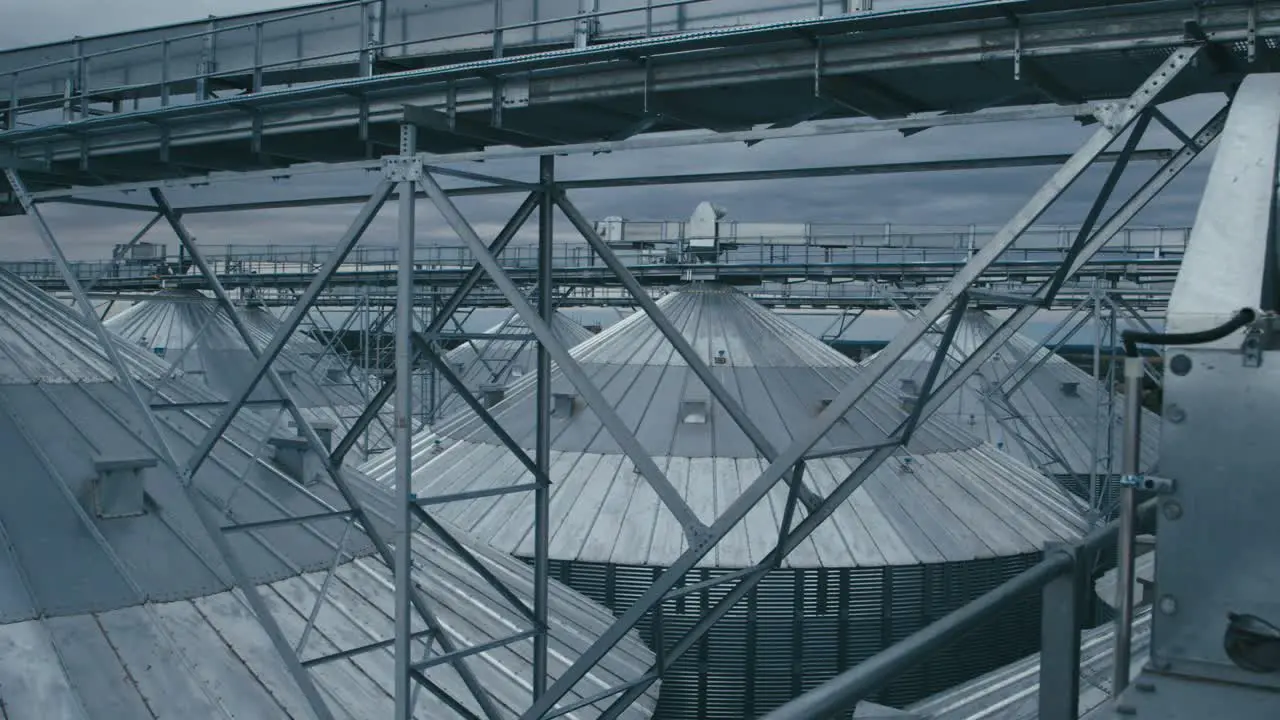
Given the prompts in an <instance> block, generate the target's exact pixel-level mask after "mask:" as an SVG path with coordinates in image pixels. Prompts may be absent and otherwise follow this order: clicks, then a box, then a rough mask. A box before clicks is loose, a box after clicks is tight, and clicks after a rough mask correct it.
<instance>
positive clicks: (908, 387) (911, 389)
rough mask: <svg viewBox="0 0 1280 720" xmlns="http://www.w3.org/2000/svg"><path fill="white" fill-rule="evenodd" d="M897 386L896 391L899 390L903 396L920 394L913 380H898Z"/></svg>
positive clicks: (918, 387)
mask: <svg viewBox="0 0 1280 720" xmlns="http://www.w3.org/2000/svg"><path fill="white" fill-rule="evenodd" d="M898 386H899V387H898V389H899V390H901V391H902V392H903V393H904V394H909V395H919V394H920V386H919V385H916V381H915V380H914V379H913V378H901V379H899V380H898Z"/></svg>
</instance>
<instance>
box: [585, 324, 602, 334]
mask: <svg viewBox="0 0 1280 720" xmlns="http://www.w3.org/2000/svg"><path fill="white" fill-rule="evenodd" d="M583 327H584V328H586V329H587V332H589V333H591V334H592V335H598V334H600V331H601V330H604V326H603V325H601V324H600V323H591V324H590V325H583Z"/></svg>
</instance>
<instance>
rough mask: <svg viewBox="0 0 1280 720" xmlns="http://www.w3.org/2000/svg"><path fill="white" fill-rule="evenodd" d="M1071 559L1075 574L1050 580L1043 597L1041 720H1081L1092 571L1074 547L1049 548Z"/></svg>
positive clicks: (1046, 554)
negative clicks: (1082, 636)
mask: <svg viewBox="0 0 1280 720" xmlns="http://www.w3.org/2000/svg"><path fill="white" fill-rule="evenodd" d="M1058 552H1062V553H1067V554H1069V555H1070V556H1071V565H1072V567H1071V570H1070V571H1069V572H1064V573H1062V574H1060V575H1058V576H1057V577H1055V578H1054V579H1052V580H1050V581H1049V582H1048V584H1046V585H1045V586H1044V589H1043V590H1041V593H1040V693H1039V697H1038V698H1037V702H1038V703H1039V708H1040V715H1039V720H1078V718H1079V717H1080V628H1081V627H1083V626H1084V607H1085V602H1084V600H1085V595H1086V592H1087V590H1086V583H1085V581H1086V580H1087V579H1088V577H1089V573H1088V572H1087V569H1088V568H1085V567H1082V566H1081V563H1082V562H1084V558H1085V556H1084V555H1083V554H1081V553H1080V552H1079V550H1078V549H1077V548H1076V547H1074V546H1071V545H1062V544H1055V545H1052V546H1050V547H1047V548H1045V556H1046V557H1047V556H1049V555H1051V554H1053V553H1058Z"/></svg>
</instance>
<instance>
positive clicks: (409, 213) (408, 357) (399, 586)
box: [395, 125, 418, 720]
mask: <svg viewBox="0 0 1280 720" xmlns="http://www.w3.org/2000/svg"><path fill="white" fill-rule="evenodd" d="M417 132H418V130H417V128H415V127H414V126H412V125H401V126H400V156H401V157H408V156H411V155H413V154H414V153H415V152H417V144H418V143H417ZM397 190H398V191H399V195H400V207H399V212H400V253H399V257H398V258H397V260H398V261H399V263H400V264H399V267H398V268H397V272H396V343H395V344H396V370H395V372H396V404H395V426H396V472H395V497H396V502H395V508H396V510H395V514H396V519H395V550H396V557H395V583H396V587H395V625H396V642H395V659H396V681H395V719H396V720H410V718H411V717H412V716H413V703H412V698H411V694H412V693H411V690H412V686H413V683H412V679H411V678H410V677H409V666H410V665H412V664H413V657H412V652H413V649H412V645H411V642H410V639H409V636H410V635H411V634H412V632H413V625H412V608H410V604H409V595H410V592H411V591H412V588H413V580H412V578H411V577H410V571H411V569H412V557H413V555H412V552H413V551H412V547H411V546H412V545H413V516H412V507H413V435H412V432H413V430H412V426H411V422H412V408H413V376H412V375H413V348H412V345H411V343H412V339H411V336H412V334H413V240H414V229H415V228H414V203H415V198H414V190H415V187H414V181H413V176H412V174H408V176H407V179H405V180H403V181H402V182H400V184H399V185H398V186H397Z"/></svg>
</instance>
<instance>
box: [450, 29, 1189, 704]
mask: <svg viewBox="0 0 1280 720" xmlns="http://www.w3.org/2000/svg"><path fill="white" fill-rule="evenodd" d="M1198 50H1199V48H1198V47H1183V48H1179V49H1178V50H1176V51H1174V52H1173V53H1172V54H1171V55H1170V56H1169V57H1168V58H1167V59H1166V60H1165V61H1164V62H1163V63H1161V66H1160V68H1159V69H1158V70H1157V71H1156V72H1155V73H1154V74H1153V75H1152V76H1151V77H1150V78H1149V79H1148V80H1147V81H1146V82H1145V83H1143V85H1142V87H1140V88H1139V89H1138V90H1137V91H1136V92H1134V93H1133V95H1132V96H1131V97H1130V98H1129V100H1128V101H1127V102H1126V103H1124V104H1123V105H1121V106H1119V108H1118V109H1117V110H1116V111H1115V112H1114V113H1113V114H1111V115H1110V116H1109V117H1108V118H1107V120H1106V121H1105V122H1104V123H1102V127H1100V128H1099V129H1098V130H1097V131H1095V133H1094V134H1093V136H1092V137H1091V138H1089V139H1088V140H1087V141H1085V143H1084V145H1083V146H1082V147H1081V148H1080V149H1079V150H1077V151H1076V152H1075V153H1074V154H1073V155H1072V157H1071V160H1069V161H1068V162H1067V163H1066V164H1064V165H1063V166H1062V167H1061V168H1060V169H1059V170H1058V171H1057V172H1056V173H1054V175H1053V176H1052V177H1051V178H1050V179H1049V180H1048V182H1046V183H1045V185H1044V186H1043V187H1042V188H1041V189H1040V190H1039V191H1037V192H1036V193H1035V194H1034V195H1033V196H1032V198H1031V199H1030V200H1029V201H1028V202H1027V204H1026V205H1025V206H1024V207H1023V208H1022V209H1021V210H1020V211H1019V212H1018V213H1017V214H1015V215H1014V217H1013V218H1012V219H1011V220H1010V221H1009V222H1008V223H1007V224H1006V225H1005V227H1004V228H1002V230H1001V231H1000V232H999V233H997V234H996V237H994V238H993V239H992V240H991V241H990V242H989V243H988V244H987V245H985V246H983V248H982V249H981V250H979V251H978V252H977V253H975V254H974V256H973V259H971V260H970V261H969V262H968V263H967V264H966V265H965V267H964V268H963V269H961V271H960V272H959V273H958V274H957V275H956V276H955V277H954V278H953V279H952V280H951V282H949V283H948V284H947V285H946V287H944V288H943V289H942V290H940V291H939V293H938V294H937V295H936V296H935V297H934V298H933V299H932V300H931V301H930V302H929V304H928V305H927V306H926V307H925V308H924V309H923V310H922V311H921V313H920V314H919V315H917V316H916V317H915V318H914V319H913V320H911V321H910V322H908V324H907V326H906V327H905V328H904V329H903V330H902V331H901V332H899V334H898V336H897V337H896V338H894V340H893V341H891V342H890V343H889V344H888V345H887V346H886V347H885V348H884V349H883V350H881V351H880V352H879V353H878V354H877V355H876V357H875V358H873V359H872V360H871V361H870V363H869V364H868V365H867V366H866V369H865V370H864V371H863V372H862V373H860V374H859V375H858V376H857V377H855V378H854V379H853V381H852V382H851V383H850V384H849V386H847V387H846V388H845V389H844V390H842V391H841V392H840V393H839V394H838V395H837V396H836V397H835V398H834V399H833V400H832V401H831V404H830V405H828V406H827V407H826V408H825V409H824V410H823V411H822V412H821V413H820V414H819V415H818V417H817V418H816V419H815V420H814V421H813V422H812V423H810V424H809V426H807V427H804V428H801V429H799V430H798V431H797V433H796V435H797V437H796V439H795V440H793V441H792V443H791V444H790V445H789V446H787V448H785V449H784V450H783V451H782V452H781V453H780V454H779V456H778V457H777V458H776V459H775V460H774V461H773V462H771V463H770V464H769V466H768V467H767V468H765V471H764V472H763V473H762V474H761V475H760V477H759V478H757V479H756V480H755V481H754V482H753V483H752V484H751V485H750V486H749V487H747V488H746V489H745V490H744V492H743V493H742V494H741V495H740V496H739V497H738V498H737V499H736V500H734V502H733V503H732V504H730V506H729V507H728V508H727V509H726V511H725V512H724V513H723V514H722V515H721V516H720V517H718V518H717V519H716V520H715V522H713V523H712V525H711V526H710V527H709V528H708V529H707V532H705V533H703V534H701V535H700V537H698V538H697V542H691V543H690V547H689V549H688V550H686V551H685V552H684V553H683V554H682V555H681V556H680V557H679V558H678V559H677V560H676V561H675V562H674V563H672V565H671V567H670V568H668V569H667V570H666V571H665V572H663V573H662V574H661V575H660V576H658V578H656V579H655V581H654V583H653V585H652V586H650V588H649V589H648V590H647V591H646V592H645V593H644V594H642V595H641V596H640V598H638V599H637V600H636V602H635V603H634V604H632V606H631V607H630V608H628V609H627V610H626V611H625V612H623V613H622V614H621V615H620V617H619V618H618V620H617V621H616V622H615V623H614V624H613V625H612V626H611V627H610V629H609V630H608V631H606V632H605V633H604V634H603V635H602V636H601V637H600V638H599V639H598V640H597V641H596V642H595V643H593V644H592V646H591V647H590V648H588V649H587V650H586V651H585V652H584V653H583V654H582V655H581V656H580V657H579V658H578V660H576V661H575V662H574V664H573V665H572V666H571V667H570V668H568V669H567V670H566V671H565V672H564V673H563V674H562V675H561V676H560V678H559V679H558V680H557V681H556V682H555V684H554V685H553V686H552V687H551V688H550V689H549V690H548V692H547V694H546V695H544V696H543V697H542V698H540V699H539V700H538V701H535V702H534V704H533V706H532V707H531V708H530V709H529V710H528V711H527V712H526V713H525V714H524V715H523V716H521V717H522V720H536V719H538V718H541V717H542V716H543V715H545V714H546V713H547V712H548V711H550V710H551V709H552V707H554V705H555V702H556V701H557V700H559V699H560V698H562V697H563V696H564V695H565V693H567V692H568V691H569V690H570V689H571V688H572V687H573V686H574V685H576V684H577V683H578V682H579V681H580V680H581V679H582V678H583V677H584V676H585V675H586V674H587V672H588V671H589V669H590V668H591V667H592V666H594V665H595V664H596V663H598V662H599V661H600V660H601V659H602V658H603V657H604V656H605V655H606V654H607V653H608V652H609V650H610V649H611V648H612V647H613V646H614V645H615V644H617V642H618V641H620V640H621V639H622V638H623V637H624V636H625V635H626V633H627V632H629V631H630V630H631V628H633V627H634V626H635V625H636V623H638V622H639V621H640V620H641V619H642V618H643V617H644V616H645V615H646V614H648V612H649V611H650V610H651V609H652V608H653V607H654V606H655V605H656V604H658V603H660V602H661V601H662V598H663V596H664V595H665V594H666V593H667V592H668V591H670V590H671V589H672V588H673V587H674V586H675V585H676V584H677V583H678V582H679V581H680V579H681V578H682V577H683V576H684V574H685V573H687V572H688V571H689V570H690V569H692V568H693V567H695V566H696V565H697V563H698V562H699V561H700V560H701V559H702V558H703V557H704V556H705V555H706V554H707V553H708V552H710V551H711V550H712V549H713V548H714V547H715V545H716V543H718V542H719V540H720V539H721V538H723V537H724V536H725V535H726V534H727V533H728V532H729V531H730V530H731V529H732V528H733V527H734V526H736V525H737V524H738V522H740V521H741V520H742V518H743V517H745V516H746V514H747V513H748V512H749V511H750V510H751V509H752V508H753V507H755V505H756V504H757V503H758V502H760V500H761V499H763V498H764V497H766V496H767V495H768V493H769V492H770V491H771V490H772V489H773V486H774V485H776V484H777V482H778V481H779V480H780V479H781V478H782V476H783V475H785V474H786V473H787V472H789V471H790V468H791V467H792V466H794V465H795V464H796V462H798V461H799V460H801V459H802V458H803V457H804V455H805V453H807V452H808V451H809V449H810V448H811V447H812V446H813V445H814V444H815V443H817V441H818V440H820V439H821V438H822V437H823V436H824V435H826V433H827V431H828V430H829V429H830V427H831V426H832V425H834V424H835V423H836V422H837V421H838V420H839V419H840V418H841V417H843V416H844V415H845V414H846V413H847V412H848V411H849V410H850V409H851V408H852V407H853V405H854V403H856V402H857V401H858V400H860V399H861V398H862V397H863V396H864V395H865V394H866V393H867V392H868V391H870V389H871V388H872V387H873V386H874V385H875V383H876V382H878V381H879V380H880V378H882V377H883V376H884V375H885V373H886V372H888V370H889V368H890V367H891V366H892V365H893V364H894V363H896V362H897V361H898V360H899V359H901V358H902V356H903V355H904V354H905V353H906V352H907V351H908V350H910V348H911V346H912V345H914V344H915V342H916V341H917V340H919V339H920V337H921V336H923V335H924V334H925V332H926V331H927V330H928V328H930V327H931V326H932V325H933V324H934V322H936V321H937V320H938V318H940V317H941V316H942V314H943V313H945V312H946V311H947V310H948V308H950V307H951V305H952V303H953V302H954V301H955V300H956V299H957V298H958V297H960V295H961V294H962V293H964V292H965V291H966V290H967V289H968V287H969V285H970V284H972V283H973V281H974V280H976V279H977V278H978V277H979V276H980V275H981V274H982V272H983V271H984V270H985V269H986V268H987V267H988V266H990V265H991V264H992V263H993V262H994V261H995V260H996V259H997V258H998V257H999V256H1000V254H1001V253H1003V252H1004V251H1005V250H1006V249H1008V247H1009V246H1011V245H1012V244H1013V243H1014V241H1015V240H1017V238H1018V237H1019V235H1020V234H1021V233H1022V232H1023V231H1024V230H1025V229H1026V228H1027V227H1029V226H1030V225H1031V223H1033V222H1034V221H1035V220H1036V218H1038V217H1039V216H1040V215H1041V214H1042V213H1043V212H1044V211H1045V210H1046V209H1047V208H1048V207H1049V205H1050V204H1051V203H1052V202H1053V201H1054V200H1055V199H1056V198H1057V197H1058V196H1059V195H1060V194H1061V193H1062V192H1063V191H1064V190H1066V188H1067V187H1069V186H1070V185H1071V183H1072V182H1074V181H1075V180H1076V179H1077V178H1079V177H1080V175H1081V174H1083V173H1084V171H1085V170H1086V169H1087V168H1088V167H1089V166H1090V164H1091V163H1092V161H1093V159H1094V158H1095V157H1097V155H1099V154H1100V153H1102V152H1103V151H1105V150H1106V148H1107V147H1108V146H1109V145H1110V144H1111V143H1112V142H1113V141H1114V140H1115V139H1116V138H1117V137H1118V136H1120V135H1121V134H1122V133H1124V131H1125V130H1127V129H1128V127H1129V126H1130V125H1131V124H1132V123H1133V122H1134V121H1135V120H1136V119H1137V117H1138V115H1139V114H1140V113H1141V112H1143V111H1144V110H1145V109H1146V108H1147V107H1148V106H1149V105H1150V104H1152V103H1153V102H1154V101H1155V100H1156V97H1157V96H1158V95H1159V94H1160V92H1161V91H1162V90H1164V88H1165V87H1167V86H1168V84H1169V83H1170V82H1172V81H1173V79H1174V78H1176V77H1177V76H1178V74H1179V72H1180V71H1181V70H1182V69H1183V68H1185V67H1186V66H1187V65H1188V64H1189V63H1190V62H1191V60H1192V59H1193V58H1194V57H1195V56H1196V54H1197V51H1198ZM441 199H442V200H444V201H445V202H447V199H446V198H443V196H441ZM1082 255H1083V252H1082ZM1078 259H1079V258H1078ZM1073 264H1074V263H1073ZM943 387H945V385H944V386H943ZM953 390H954V389H953ZM933 409H936V406H935V407H934V408H932V409H930V408H927V407H926V408H925V409H924V410H923V411H922V414H921V417H922V418H928V417H929V415H930V414H931V413H932V410H933ZM891 453H892V448H886V449H884V450H880V451H877V452H875V453H873V454H872V455H871V456H870V457H868V458H866V459H864V460H863V462H862V464H860V465H859V467H858V469H857V470H855V471H854V474H855V475H857V474H858V473H859V471H862V470H863V469H864V467H865V466H867V465H868V464H869V461H871V460H872V458H875V457H877V456H881V457H880V459H879V460H876V461H875V462H874V463H870V464H871V465H872V466H873V467H874V466H877V465H878V464H879V463H880V462H883V459H884V458H887V457H888V456H889V455H890V454H891ZM859 482H860V481H859ZM856 487H857V486H856V485H854V486H853V487H852V488H850V489H849V490H848V492H850V493H851V492H852V491H853V489H856ZM815 517H819V515H818V514H814V515H811V516H810V517H809V518H806V521H807V520H810V519H812V518H815ZM802 526H803V524H802ZM746 584H747V583H746V582H745V581H744V582H743V583H742V585H746ZM740 587H741V585H740ZM637 687H640V686H637ZM642 690H643V689H642ZM629 692H634V689H633V690H632V691H629ZM625 697H626V696H625V695H624V698H625ZM622 701H623V699H622V698H620V699H619V701H617V702H618V703H621V702H622Z"/></svg>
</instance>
